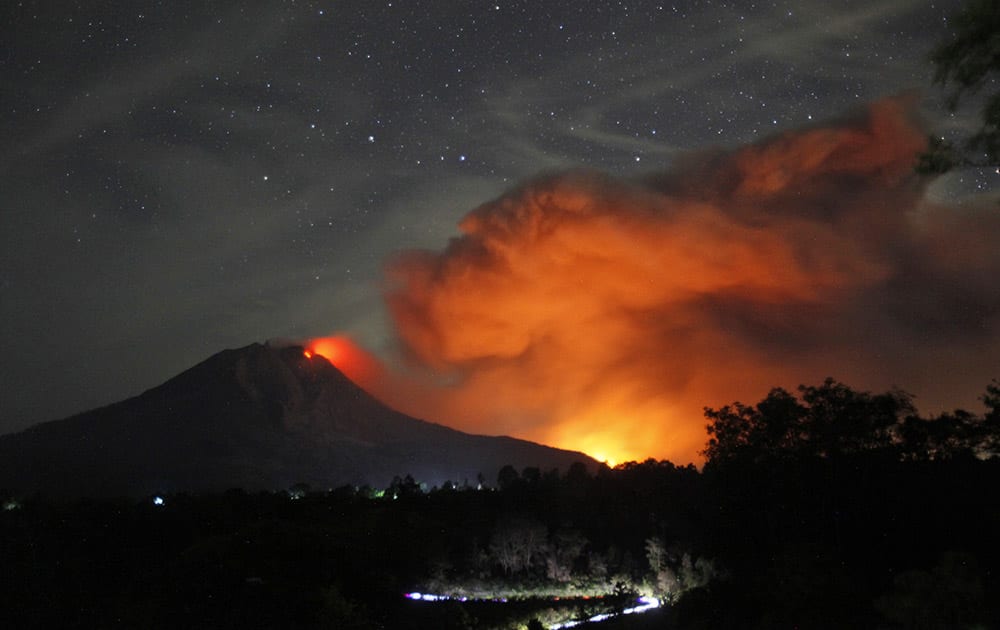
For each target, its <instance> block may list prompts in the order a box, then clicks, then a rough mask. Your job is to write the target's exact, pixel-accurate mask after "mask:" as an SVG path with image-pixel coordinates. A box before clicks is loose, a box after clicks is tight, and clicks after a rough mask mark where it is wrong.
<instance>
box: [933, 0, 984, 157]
mask: <svg viewBox="0 0 1000 630" xmlns="http://www.w3.org/2000/svg"><path fill="white" fill-rule="evenodd" d="M952 25H953V26H954V34H953V36H952V37H951V39H949V40H947V41H945V42H943V43H941V44H940V45H939V46H938V47H937V48H935V49H934V51H933V53H931V61H932V62H933V63H934V65H935V66H936V73H935V77H934V79H935V81H936V82H937V83H940V84H941V85H943V86H944V87H945V88H946V89H949V94H948V101H947V104H948V107H949V108H950V109H951V110H952V111H955V110H956V109H958V107H959V105H960V104H961V103H962V102H963V101H968V100H969V98H970V97H971V98H976V97H979V98H980V100H982V105H981V108H982V109H981V113H980V117H981V121H982V124H981V126H980V128H979V130H978V131H976V132H975V133H973V134H972V135H971V136H970V137H968V138H967V139H966V140H965V142H964V143H963V144H962V146H955V145H954V144H952V143H950V142H948V141H946V140H944V139H942V138H938V137H933V136H932V137H931V138H930V147H929V150H928V151H927V152H925V153H924V154H922V155H921V156H920V158H919V162H918V164H917V170H918V171H919V172H922V173H943V172H946V171H948V170H950V169H952V168H954V167H956V166H973V167H992V166H997V165H998V164H1000V92H994V93H992V94H988V95H981V94H980V93H981V90H982V88H983V86H985V85H987V84H989V83H991V81H992V80H993V79H995V78H996V74H997V73H998V72H1000V38H998V37H997V35H996V34H997V33H1000V2H997V1H996V0H971V1H970V2H968V3H967V4H966V5H965V7H964V8H963V9H962V10H961V11H960V12H959V13H958V14H957V15H955V16H954V17H953V19H952Z"/></svg>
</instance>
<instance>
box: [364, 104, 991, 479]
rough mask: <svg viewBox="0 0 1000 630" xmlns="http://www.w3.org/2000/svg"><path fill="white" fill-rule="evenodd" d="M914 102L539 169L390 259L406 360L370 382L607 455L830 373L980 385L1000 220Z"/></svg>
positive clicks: (964, 392) (875, 380)
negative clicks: (953, 194)
mask: <svg viewBox="0 0 1000 630" xmlns="http://www.w3.org/2000/svg"><path fill="white" fill-rule="evenodd" d="M914 110H915V102H914V99H912V98H910V97H905V96H904V97H898V98H893V99H887V100H883V101H880V102H877V103H874V104H872V105H871V106H869V107H868V108H867V109H866V110H865V111H863V112H859V113H858V114H857V115H855V116H853V117H850V118H846V119H844V120H842V121H837V122H834V123H831V124H828V125H826V126H822V127H820V126H817V127H813V128H809V129H804V130H800V131H797V132H792V133H786V134H782V135H779V136H776V137H773V138H769V139H766V140H764V141H762V142H760V143H757V144H754V145H751V146H747V147H743V148H740V149H737V150H734V151H729V152H724V151H717V152H713V153H704V154H698V155H690V156H687V157H685V158H682V159H681V160H679V162H678V163H677V164H675V165H674V166H673V167H672V168H671V169H670V170H669V171H667V172H665V173H661V174H657V175H654V176H650V177H647V178H645V179H642V180H629V179H619V178H615V177H611V176H608V175H603V174H600V173H594V172H587V171H575V172H568V173H562V174H555V175H549V176H544V177H540V178H538V179H536V180H534V181H531V182H528V183H526V184H524V185H522V186H520V187H518V188H516V189H514V190H512V191H510V192H509V193H507V194H505V195H504V196H503V197H501V198H499V199H497V200H495V201H491V202H489V203H486V204H484V205H482V206H480V207H479V208H477V209H475V210H473V211H472V212H471V213H470V214H468V215H467V216H466V217H465V218H464V219H463V220H462V222H461V224H460V227H461V232H462V234H461V236H459V237H457V238H454V239H452V240H451V242H450V243H449V244H448V245H447V247H446V248H445V249H444V250H443V251H440V252H432V251H412V252H407V253H404V254H402V255H400V256H399V257H398V258H396V259H395V260H393V261H391V263H390V264H389V265H388V269H387V288H386V299H387V303H388V307H389V309H390V312H391V315H392V318H393V322H394V324H395V327H396V333H397V335H398V340H399V344H400V348H401V350H402V354H403V355H404V356H405V359H406V362H407V365H408V369H407V370H406V373H405V374H404V373H403V372H400V371H398V370H389V371H384V370H379V371H378V377H377V378H374V379H370V380H369V382H368V383H362V384H363V385H365V386H366V387H367V388H369V389H370V390H371V391H372V392H373V393H374V394H376V395H377V396H379V397H380V398H381V399H383V400H384V401H386V402H387V403H389V404H391V405H393V406H395V407H397V408H399V409H400V410H402V411H405V412H407V413H410V414H412V415H416V416H419V417H424V418H428V419H432V420H436V421H441V422H444V423H446V424H449V425H451V426H455V427H457V428H460V429H463V430H467V431H471V432H476V433H487V434H509V435H514V436H517V437H522V438H527V439H532V440H536V441H539V442H543V443H547V444H552V445H555V446H559V447H563V448H570V449H579V450H583V451H585V452H587V453H589V454H592V455H595V456H598V457H599V458H608V459H610V460H612V461H622V460H625V459H642V458H645V457H648V456H654V457H658V458H668V459H671V460H673V461H675V462H678V463H685V462H690V461H700V455H699V454H698V451H699V450H700V449H701V448H703V447H704V443H705V439H706V436H705V431H704V424H705V420H704V418H703V415H702V408H703V407H704V406H706V405H708V406H718V405H721V404H725V403H727V402H730V401H732V400H734V399H740V400H743V401H744V402H752V401H756V400H758V399H759V398H760V397H761V396H763V395H764V394H766V392H767V390H768V389H769V388H770V387H773V386H783V387H788V388H793V387H794V386H795V385H797V384H799V383H803V382H805V383H813V382H818V381H819V380H821V379H822V378H824V377H825V376H827V375H832V376H835V377H836V378H839V379H841V380H843V381H844V382H847V383H848V384H850V385H852V386H855V387H859V388H863V389H878V388H886V387H889V386H891V385H893V384H898V385H900V386H904V387H906V388H908V389H909V390H910V391H914V392H916V393H918V395H919V396H921V398H918V403H920V402H926V401H928V400H929V401H930V402H932V403H935V401H937V402H939V403H940V404H942V405H943V406H948V405H951V404H959V403H961V404H969V403H970V402H972V401H974V399H975V396H976V394H977V393H978V392H981V391H982V388H983V386H984V385H985V384H986V383H987V382H988V381H989V379H990V378H991V377H992V376H994V375H995V372H996V371H998V370H997V367H998V366H997V365H996V363H995V361H993V359H992V357H995V356H997V353H996V351H997V350H998V349H1000V343H998V334H997V323H998V321H997V320H998V317H997V314H998V302H1000V298H998V295H997V292H996V291H995V290H994V289H993V285H992V284H991V283H990V281H989V280H990V279H991V278H996V277H997V275H996V272H997V271H1000V255H998V254H997V251H996V249H995V248H993V247H992V246H991V245H990V243H995V242H996V241H995V240H990V239H995V238H996V236H998V235H1000V221H998V220H997V212H996V208H995V207H989V208H975V207H960V208H948V207H934V206H932V205H931V204H928V203H927V202H926V201H924V195H923V193H924V187H925V184H926V183H927V182H926V181H925V180H923V179H921V178H919V177H918V176H916V175H915V174H914V172H913V164H914V159H915V155H916V154H917V153H918V152H919V151H921V150H922V149H923V148H924V143H925V134H924V132H923V131H922V130H921V128H920V126H919V125H918V124H917V123H916V122H915V120H914V115H913V111H914ZM990 370H993V371H994V373H993V374H991V373H990ZM942 374H946V375H947V376H942ZM924 396H926V398H923V397H924ZM956 397H958V398H960V400H954V399H955V398H956Z"/></svg>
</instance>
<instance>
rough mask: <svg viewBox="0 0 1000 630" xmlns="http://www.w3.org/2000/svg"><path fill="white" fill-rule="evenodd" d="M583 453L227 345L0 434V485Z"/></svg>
mask: <svg viewBox="0 0 1000 630" xmlns="http://www.w3.org/2000/svg"><path fill="white" fill-rule="evenodd" d="M578 461H580V462H584V463H586V464H587V466H588V467H592V466H594V465H595V462H594V461H593V460H591V459H590V458H588V457H587V456H586V455H584V454H582V453H578V452H572V451H564V450H559V449H555V448H550V447H547V446H542V445H539V444H535V443H532V442H527V441H524V440H517V439H513V438H509V437H486V436H478V435H470V434H467V433H462V432H460V431H455V430H453V429H449V428H447V427H444V426H441V425H438V424H433V423H430V422H424V421H422V420H417V419H415V418H411V417H409V416H406V415H404V414H402V413H399V412H396V411H394V410H392V409H390V408H388V407H386V406H385V405H383V404H382V403H380V402H379V401H378V400H376V399H375V398H373V397H372V396H370V395H369V394H367V393H366V392H365V391H363V390H362V389H360V388H359V387H357V386H356V385H355V384H354V383H353V382H351V381H350V380H349V379H348V378H347V377H346V376H344V374H343V373H341V372H340V371H339V370H338V369H337V368H336V367H334V366H333V365H331V364H330V363H329V362H328V361H327V360H325V359H323V358H322V357H318V356H317V357H313V358H311V359H310V358H306V357H305V356H304V354H303V351H302V348H299V347H286V348H275V347H271V346H268V345H261V344H253V345H250V346H247V347H245V348H241V349H238V350H226V351H223V352H220V353H219V354H216V355H215V356H213V357H211V358H209V359H207V360H206V361H204V362H202V363H200V364H198V365H196V366H195V367H193V368H191V369H189V370H187V371H185V372H183V373H181V374H180V375H178V376H176V377H174V378H173V379H171V380H169V381H167V382H166V383H164V384H163V385H160V386H159V387H155V388H153V389H151V390H149V391H147V392H145V393H143V394H141V395H139V396H136V397H134V398H130V399H128V400H125V401H122V402H119V403H116V404H113V405H110V406H107V407H103V408H100V409H95V410H93V411H88V412H85V413H82V414H79V415H76V416H73V417H70V418H67V419H65V420H57V421H54V422H47V423H44V424H40V425H37V426H35V427H32V428H29V429H27V430H25V431H23V432H20V433H16V434H9V435H4V436H0V489H2V488H6V489H7V490H9V491H13V492H17V493H35V492H40V493H42V494H43V495H45V496H53V497H83V496H114V495H132V496H138V495H144V494H151V493H156V492H179V491H188V492H205V491H220V490H226V489H228V488H236V487H239V488H244V489H246V490H258V489H263V490H274V489H282V488H288V487H290V486H291V485H293V484H296V483H306V484H309V485H310V486H311V487H312V488H314V489H319V488H328V487H337V486H340V485H344V484H370V485H372V486H374V487H385V486H386V485H388V484H389V482H390V481H391V479H392V478H393V477H394V476H397V475H398V476H403V475H407V474H410V475H412V476H413V477H414V478H415V479H416V480H417V481H420V482H426V483H428V484H431V485H435V484H441V483H443V482H444V481H445V480H451V481H454V482H456V483H459V484H461V483H464V482H466V481H468V482H470V483H473V484H474V483H476V480H477V477H478V475H480V474H482V475H484V476H485V478H486V479H490V480H493V479H496V474H497V471H498V470H499V469H500V468H501V467H502V466H504V465H505V464H511V465H513V466H514V467H515V468H518V469H521V468H523V467H526V466H537V467H539V468H541V469H542V470H548V469H552V468H559V469H562V470H563V471H565V470H566V469H568V468H569V466H570V465H571V464H573V463H574V462H578Z"/></svg>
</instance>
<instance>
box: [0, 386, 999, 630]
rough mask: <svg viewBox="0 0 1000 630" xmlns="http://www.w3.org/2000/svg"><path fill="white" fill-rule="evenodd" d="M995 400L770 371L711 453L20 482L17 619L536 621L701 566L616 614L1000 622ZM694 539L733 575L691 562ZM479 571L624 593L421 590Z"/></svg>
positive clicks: (720, 413)
mask: <svg viewBox="0 0 1000 630" xmlns="http://www.w3.org/2000/svg"><path fill="white" fill-rule="evenodd" d="M983 402H984V403H985V405H986V411H985V413H984V414H982V415H976V414H972V413H969V412H964V411H956V412H954V413H952V414H947V415H945V416H941V417H936V418H932V419H922V418H920V417H919V416H917V414H916V411H915V410H914V409H913V407H912V404H911V402H910V399H909V397H908V396H907V395H905V394H904V393H902V392H898V391H894V392H889V393H886V394H878V395H873V394H870V393H866V392H857V391H854V390H851V389H850V388H848V387H846V386H844V385H842V384H840V383H836V382H834V381H826V382H824V383H823V384H822V385H819V386H815V387H803V388H800V389H799V390H798V395H797V396H796V395H792V394H790V393H788V392H785V391H782V390H774V391H772V392H771V394H769V395H768V397H767V398H766V399H765V400H763V401H761V402H760V403H758V404H756V405H752V406H748V405H743V404H740V403H734V404H733V405H731V406H728V407H725V408H723V409H719V410H709V413H708V418H709V420H710V421H712V422H713V425H712V432H711V435H712V439H713V442H710V443H709V445H708V453H709V455H710V458H711V459H710V461H709V462H708V465H706V467H705V470H704V472H699V471H698V470H696V469H695V468H693V467H691V466H685V467H678V466H675V465H673V464H671V463H670V462H657V461H654V460H647V461H645V462H630V463H628V464H624V465H621V466H618V467H616V468H614V469H609V468H606V467H605V468H602V469H600V470H598V471H597V473H596V474H591V473H589V472H588V471H587V469H586V468H585V467H583V466H580V467H572V468H571V469H570V470H569V471H567V473H566V474H565V475H560V474H559V473H558V472H552V471H550V472H542V471H540V470H537V469H526V470H524V471H522V472H521V473H517V472H516V469H514V468H513V467H511V469H510V470H505V472H504V474H503V475H502V478H503V480H502V482H501V484H500V485H502V486H503V489H502V490H501V489H492V490H491V489H485V488H484V489H482V490H478V489H477V488H479V487H480V483H475V484H472V485H469V484H463V485H461V486H459V485H456V484H452V483H448V484H445V485H443V486H442V487H440V488H432V489H431V490H429V491H428V490H425V489H424V488H421V485H420V483H419V481H418V480H416V479H414V478H412V477H409V476H405V477H400V478H396V479H395V480H393V482H392V483H391V484H390V486H389V487H388V488H386V489H385V490H383V491H379V492H374V491H371V490H370V489H366V488H355V487H351V486H348V487H343V488H339V489H337V490H334V491H330V492H315V491H310V490H309V488H308V487H306V486H304V485H298V484H297V485H296V486H294V487H293V488H292V489H291V490H290V491H288V492H277V493H246V492H243V491H240V490H232V491H229V492H226V493H222V494H212V495H203V496H196V495H191V496H188V495H183V494H177V495H170V496H167V497H165V501H164V503H163V505H156V504H154V502H153V501H152V500H151V499H152V498H150V500H146V501H142V502H136V501H134V500H122V501H113V500H104V501H101V502H93V501H89V502H74V503H53V502H49V501H41V500H38V499H31V498H22V499H21V500H20V501H12V500H10V501H7V502H6V503H5V509H4V510H3V511H0V566H2V567H3V571H2V572H0V598H2V600H0V627H5V628H48V627H61V628H94V627H102V628H110V627H129V628H132V627H142V628H178V627H183V628H331V627H336V628H394V629H396V628H398V629H402V630H406V629H410V628H513V627H519V628H523V627H528V624H529V622H531V621H532V620H533V619H534V620H535V621H536V622H537V623H533V624H532V627H538V625H539V624H543V623H544V622H543V619H544V618H545V617H546V615H548V614H550V613H551V612H553V610H554V609H555V608H561V610H562V611H563V612H567V611H568V612H569V614H572V615H575V616H577V617H578V618H583V617H585V616H586V615H587V614H590V613H592V612H593V611H594V610H598V609H601V610H621V609H623V608H624V606H625V605H626V604H627V602H629V601H631V598H633V597H634V591H633V590H632V589H633V588H634V586H635V585H642V588H658V587H659V586H658V585H662V584H667V585H668V586H670V585H676V584H679V583H685V580H686V584H687V586H688V589H689V590H687V592H686V593H685V594H682V595H681V596H680V598H679V599H676V601H675V603H674V604H673V605H672V606H670V607H669V608H667V609H664V610H661V611H658V612H655V613H649V614H647V615H641V616H626V617H621V618H619V619H615V620H612V621H609V622H607V623H608V625H607V626H603V627H606V628H609V629H613V628H632V629H635V628H647V627H648V628H653V627H670V628H677V629H681V630H684V629H696V628H697V629H700V628H713V629H718V628H749V629H753V628H776V627H788V628H791V627H797V628H847V627H851V628H885V629H887V630H888V629H894V628H929V629H930V628H971V627H980V628H1000V597H998V594H1000V575H998V574H997V573H996V571H995V570H994V567H996V566H1000V550H998V547H997V545H996V532H997V531H1000V499H998V498H997V495H996V493H995V492H994V489H995V488H996V487H997V485H998V484H1000V459H998V458H995V457H988V455H989V454H991V453H995V451H996V430H995V426H996V424H997V421H998V413H1000V412H998V408H1000V404H998V403H1000V384H998V383H996V382H994V383H993V384H991V385H990V386H989V387H988V388H987V391H986V394H985V395H984V397H983ZM920 423H922V424H920ZM918 429H919V430H918ZM921 448H922V449H924V450H922V451H921V450H920V449H921ZM504 536H508V537H510V538H511V540H508V541H507V542H508V543H511V544H512V545H513V547H511V549H510V550H511V552H512V553H514V556H512V558H514V559H513V560H512V562H511V563H509V564H507V565H504V564H503V563H502V562H501V559H500V558H501V557H500V555H499V552H500V549H501V544H502V543H503V537H504ZM518 545H520V546H518ZM517 554H521V555H517ZM695 558H699V559H704V558H711V559H712V561H713V564H714V566H715V567H717V568H718V569H719V570H718V571H715V572H714V573H712V577H714V578H715V579H711V580H709V581H699V580H698V579H695V578H696V577H697V575H698V574H699V571H702V572H703V568H704V567H703V566H702V565H698V563H696V562H694V561H693V559H695ZM699 567H700V568H699ZM692 576H695V577H692ZM464 580H480V581H486V582H490V583H496V584H500V583H504V584H506V585H507V588H509V589H510V590H511V591H518V590H520V591H522V592H525V593H528V592H532V589H536V587H539V585H541V586H543V587H546V588H548V587H550V586H552V585H559V584H572V583H574V582H586V583H590V584H593V583H598V582H599V583H603V584H604V585H605V586H604V588H605V589H606V592H607V593H608V594H609V596H608V599H607V600H605V601H603V602H601V603H600V604H595V603H593V602H589V603H588V602H586V601H584V600H579V601H562V602H558V603H555V602H553V601H551V600H541V599H537V598H535V599H532V598H531V597H528V596H526V597H525V598H524V599H522V600H520V601H518V602H516V603H511V604H500V603H496V602H467V603H461V602H458V601H450V602H437V603H432V602H413V601H409V600H407V599H405V598H404V597H403V593H405V592H406V591H408V590H411V589H414V588H416V587H417V586H418V585H424V584H428V583H432V582H434V581H437V582H438V583H450V584H461V583H462V582H463V581H464ZM671 601H674V599H671Z"/></svg>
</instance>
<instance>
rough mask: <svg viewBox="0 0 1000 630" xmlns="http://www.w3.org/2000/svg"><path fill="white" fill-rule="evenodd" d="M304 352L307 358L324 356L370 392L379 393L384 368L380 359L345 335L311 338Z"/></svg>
mask: <svg viewBox="0 0 1000 630" xmlns="http://www.w3.org/2000/svg"><path fill="white" fill-rule="evenodd" d="M303 354H304V355H305V357H306V358H307V359H311V358H312V357H314V356H320V357H323V358H324V359H326V360H327V361H329V362H330V363H332V364H333V366H334V367H336V368H337V369H338V370H340V371H341V372H343V373H344V374H345V375H346V376H347V378H349V379H351V380H352V381H354V382H355V383H356V384H357V385H358V386H360V387H361V388H362V389H365V390H366V391H368V392H369V393H377V391H378V389H379V387H378V383H379V382H380V381H381V380H382V375H383V374H384V369H383V368H382V366H381V364H380V363H379V361H378V359H376V358H375V357H374V356H373V355H372V354H371V353H369V352H368V351H367V350H365V349H364V348H362V347H361V346H359V345H357V344H356V343H354V341H352V340H351V339H350V338H349V337H347V336H345V335H332V336H330V337H317V338H315V339H310V340H309V341H307V342H306V343H305V349H304V350H303Z"/></svg>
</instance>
